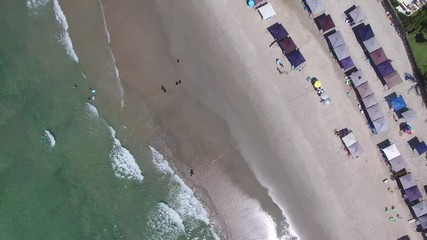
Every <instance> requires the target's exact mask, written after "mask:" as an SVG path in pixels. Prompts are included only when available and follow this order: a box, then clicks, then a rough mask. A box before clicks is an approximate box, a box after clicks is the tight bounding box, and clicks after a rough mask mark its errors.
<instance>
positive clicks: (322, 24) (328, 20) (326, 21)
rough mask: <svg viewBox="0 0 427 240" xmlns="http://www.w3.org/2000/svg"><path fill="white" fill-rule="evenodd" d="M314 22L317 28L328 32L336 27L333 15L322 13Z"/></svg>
mask: <svg viewBox="0 0 427 240" xmlns="http://www.w3.org/2000/svg"><path fill="white" fill-rule="evenodd" d="M314 22H315V23H316V25H317V28H318V29H319V30H320V31H323V32H327V31H329V30H331V29H333V28H334V27H335V23H334V21H333V20H332V17H331V15H326V14H322V15H320V16H319V17H317V18H315V19H314Z"/></svg>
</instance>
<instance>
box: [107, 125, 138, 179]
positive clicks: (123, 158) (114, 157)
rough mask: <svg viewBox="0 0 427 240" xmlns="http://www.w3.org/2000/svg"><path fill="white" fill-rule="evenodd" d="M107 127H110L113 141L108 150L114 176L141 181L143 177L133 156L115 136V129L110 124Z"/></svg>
mask: <svg viewBox="0 0 427 240" xmlns="http://www.w3.org/2000/svg"><path fill="white" fill-rule="evenodd" d="M108 128H109V129H110V133H111V136H112V137H113V141H114V143H113V148H112V149H111V152H110V158H111V161H112V164H113V169H114V171H115V174H116V176H117V177H120V178H127V179H133V180H136V181H138V182H141V181H142V180H143V179H144V177H143V176H142V172H141V169H140V168H139V166H138V164H137V163H136V161H135V158H134V157H133V156H132V154H131V153H130V152H129V150H127V149H126V148H125V147H123V146H122V144H121V142H120V140H119V139H117V138H116V131H114V129H113V128H112V127H110V126H108Z"/></svg>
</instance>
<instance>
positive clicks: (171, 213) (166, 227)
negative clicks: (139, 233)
mask: <svg viewBox="0 0 427 240" xmlns="http://www.w3.org/2000/svg"><path fill="white" fill-rule="evenodd" d="M147 225H148V227H149V229H150V232H151V236H150V239H152V240H157V239H159V240H163V239H171V240H172V239H178V237H180V236H181V235H183V234H185V227H184V224H183V223H182V219H181V217H180V216H179V214H178V213H177V212H176V211H175V210H173V209H172V208H171V207H169V206H168V205H167V204H166V203H162V202H161V203H158V204H157V206H156V209H155V210H154V211H153V212H152V213H151V214H150V217H149V221H148V222H147Z"/></svg>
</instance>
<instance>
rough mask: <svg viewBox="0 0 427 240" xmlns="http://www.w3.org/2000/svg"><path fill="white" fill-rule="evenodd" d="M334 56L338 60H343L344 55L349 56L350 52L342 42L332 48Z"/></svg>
mask: <svg viewBox="0 0 427 240" xmlns="http://www.w3.org/2000/svg"><path fill="white" fill-rule="evenodd" d="M333 51H334V53H335V56H336V57H337V60H338V61H341V60H343V59H344V58H346V57H349V56H350V52H349V51H348V48H347V45H346V44H345V43H344V44H342V45H341V46H338V47H336V48H334V50H333Z"/></svg>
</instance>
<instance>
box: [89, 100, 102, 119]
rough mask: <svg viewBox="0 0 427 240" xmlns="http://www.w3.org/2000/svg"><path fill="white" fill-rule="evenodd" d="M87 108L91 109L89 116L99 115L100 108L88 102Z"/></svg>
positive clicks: (95, 116)
mask: <svg viewBox="0 0 427 240" xmlns="http://www.w3.org/2000/svg"><path fill="white" fill-rule="evenodd" d="M86 109H87V110H88V111H89V116H90V117H93V118H97V117H99V113H98V109H96V107H95V106H93V105H92V104H90V103H86Z"/></svg>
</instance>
